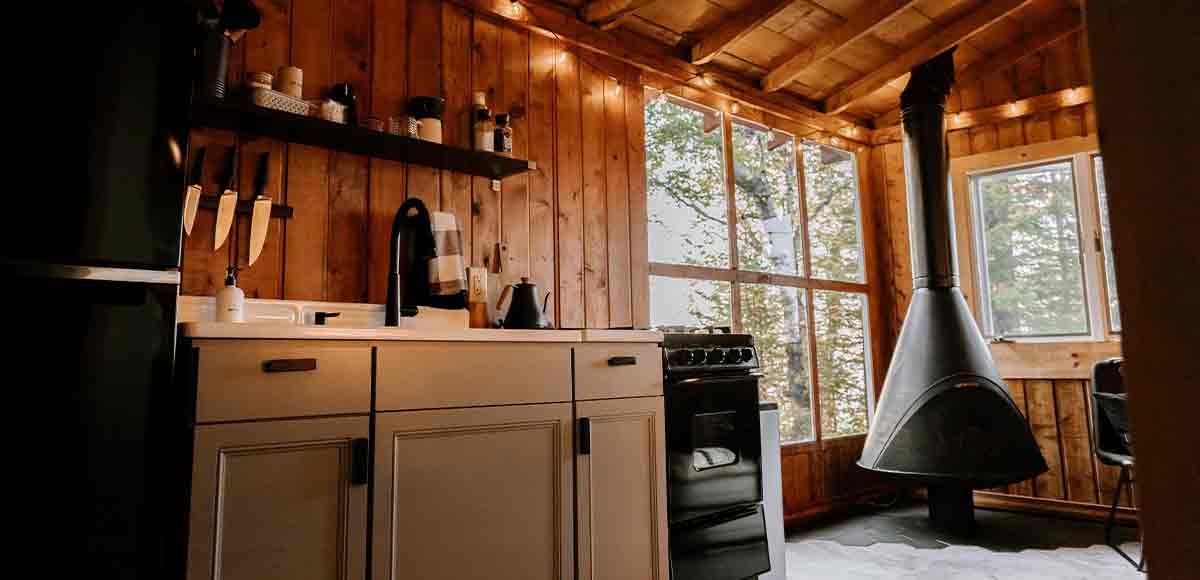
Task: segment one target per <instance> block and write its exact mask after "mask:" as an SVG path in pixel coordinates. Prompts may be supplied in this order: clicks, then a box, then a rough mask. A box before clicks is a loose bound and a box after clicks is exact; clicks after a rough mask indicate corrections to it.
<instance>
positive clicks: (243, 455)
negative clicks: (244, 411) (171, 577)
mask: <svg viewBox="0 0 1200 580" xmlns="http://www.w3.org/2000/svg"><path fill="white" fill-rule="evenodd" d="M369 434H370V422H369V419H368V418H367V417H366V416H361V417H336V418H327V419H307V420H296V421H266V422H261V423H231V424H217V425H200V426H198V427H196V448H195V459H194V461H193V466H192V469H193V471H192V508H191V534H190V536H189V539H188V580H216V579H220V580H261V579H263V578H288V579H289V580H302V579H312V580H318V579H320V580H329V579H331V578H337V579H347V580H350V579H353V580H358V579H360V578H363V577H364V576H365V574H366V535H367V534H366V532H367V486H366V481H365V477H362V474H363V473H365V471H363V470H364V469H365V467H367V465H366V464H365V462H366V461H369V459H370V458H369V456H366V457H362V456H363V455H366V454H364V453H362V451H365V450H366V448H365V446H364V445H365V443H366V440H365V438H366V437H368V436H369ZM355 440H358V442H356V441H355ZM355 455H359V456H360V459H359V461H360V462H362V465H354V463H355V461H354V456H355ZM352 471H356V472H358V476H357V477H355V476H352Z"/></svg>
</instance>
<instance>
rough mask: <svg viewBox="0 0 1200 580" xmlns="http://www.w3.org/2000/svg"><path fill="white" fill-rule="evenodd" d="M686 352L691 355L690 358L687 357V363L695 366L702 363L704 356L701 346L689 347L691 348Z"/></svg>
mask: <svg viewBox="0 0 1200 580" xmlns="http://www.w3.org/2000/svg"><path fill="white" fill-rule="evenodd" d="M688 354H690V355H691V358H689V359H688V364H689V365H693V366H695V365H702V364H704V357H705V353H704V349H702V348H693V349H691V350H689V351H688Z"/></svg>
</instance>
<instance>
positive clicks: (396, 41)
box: [366, 0, 469, 304]
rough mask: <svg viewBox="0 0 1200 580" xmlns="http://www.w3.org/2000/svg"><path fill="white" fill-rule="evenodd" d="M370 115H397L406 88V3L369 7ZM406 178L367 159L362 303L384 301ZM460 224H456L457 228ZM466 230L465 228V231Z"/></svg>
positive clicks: (395, 167) (390, 165)
mask: <svg viewBox="0 0 1200 580" xmlns="http://www.w3.org/2000/svg"><path fill="white" fill-rule="evenodd" d="M372 14H373V17H372V18H371V21H372V32H371V37H372V42H371V60H372V63H371V72H372V78H371V103H370V106H371V112H372V114H373V115H375V116H376V117H379V118H380V119H387V118H389V117H391V116H392V115H395V114H397V113H399V112H401V111H402V110H403V107H404V102H405V95H406V94H407V87H408V24H407V23H408V3H407V1H406V0H374V1H373V3H372ZM406 180H407V173H406V168H405V165H404V164H403V163H400V162H398V161H388V160H383V159H372V160H371V163H370V186H369V190H368V212H367V214H368V220H367V240H368V243H367V253H366V261H367V301H369V302H371V303H374V304H382V303H383V302H385V301H386V299H387V272H388V257H389V254H390V248H388V240H389V237H390V236H391V231H392V218H393V217H395V213H396V210H397V209H399V207H400V204H402V203H404V197H405V191H406V183H405V182H406ZM464 223H466V222H460V226H462V225H463V224H464ZM468 229H469V228H468Z"/></svg>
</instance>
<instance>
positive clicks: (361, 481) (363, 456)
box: [350, 439, 371, 485]
mask: <svg viewBox="0 0 1200 580" xmlns="http://www.w3.org/2000/svg"><path fill="white" fill-rule="evenodd" d="M370 466H371V441H370V440H369V439H355V440H353V441H351V442H350V485H366V484H367V480H368V479H370V477H371V472H370Z"/></svg>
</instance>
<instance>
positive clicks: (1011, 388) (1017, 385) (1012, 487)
mask: <svg viewBox="0 0 1200 580" xmlns="http://www.w3.org/2000/svg"><path fill="white" fill-rule="evenodd" d="M1005 382H1006V383H1008V394H1010V395H1012V398H1013V403H1015V404H1016V405H1017V408H1018V409H1020V410H1021V414H1022V415H1024V416H1025V420H1026V421H1028V420H1029V410H1028V408H1027V407H1026V402H1025V381H1022V380H1021V379H1007V380H1006V381H1005ZM1008 492H1009V493H1011V494H1013V495H1023V496H1028V497H1033V480H1032V479H1027V480H1025V481H1019V482H1017V483H1013V484H1009V486H1008Z"/></svg>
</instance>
